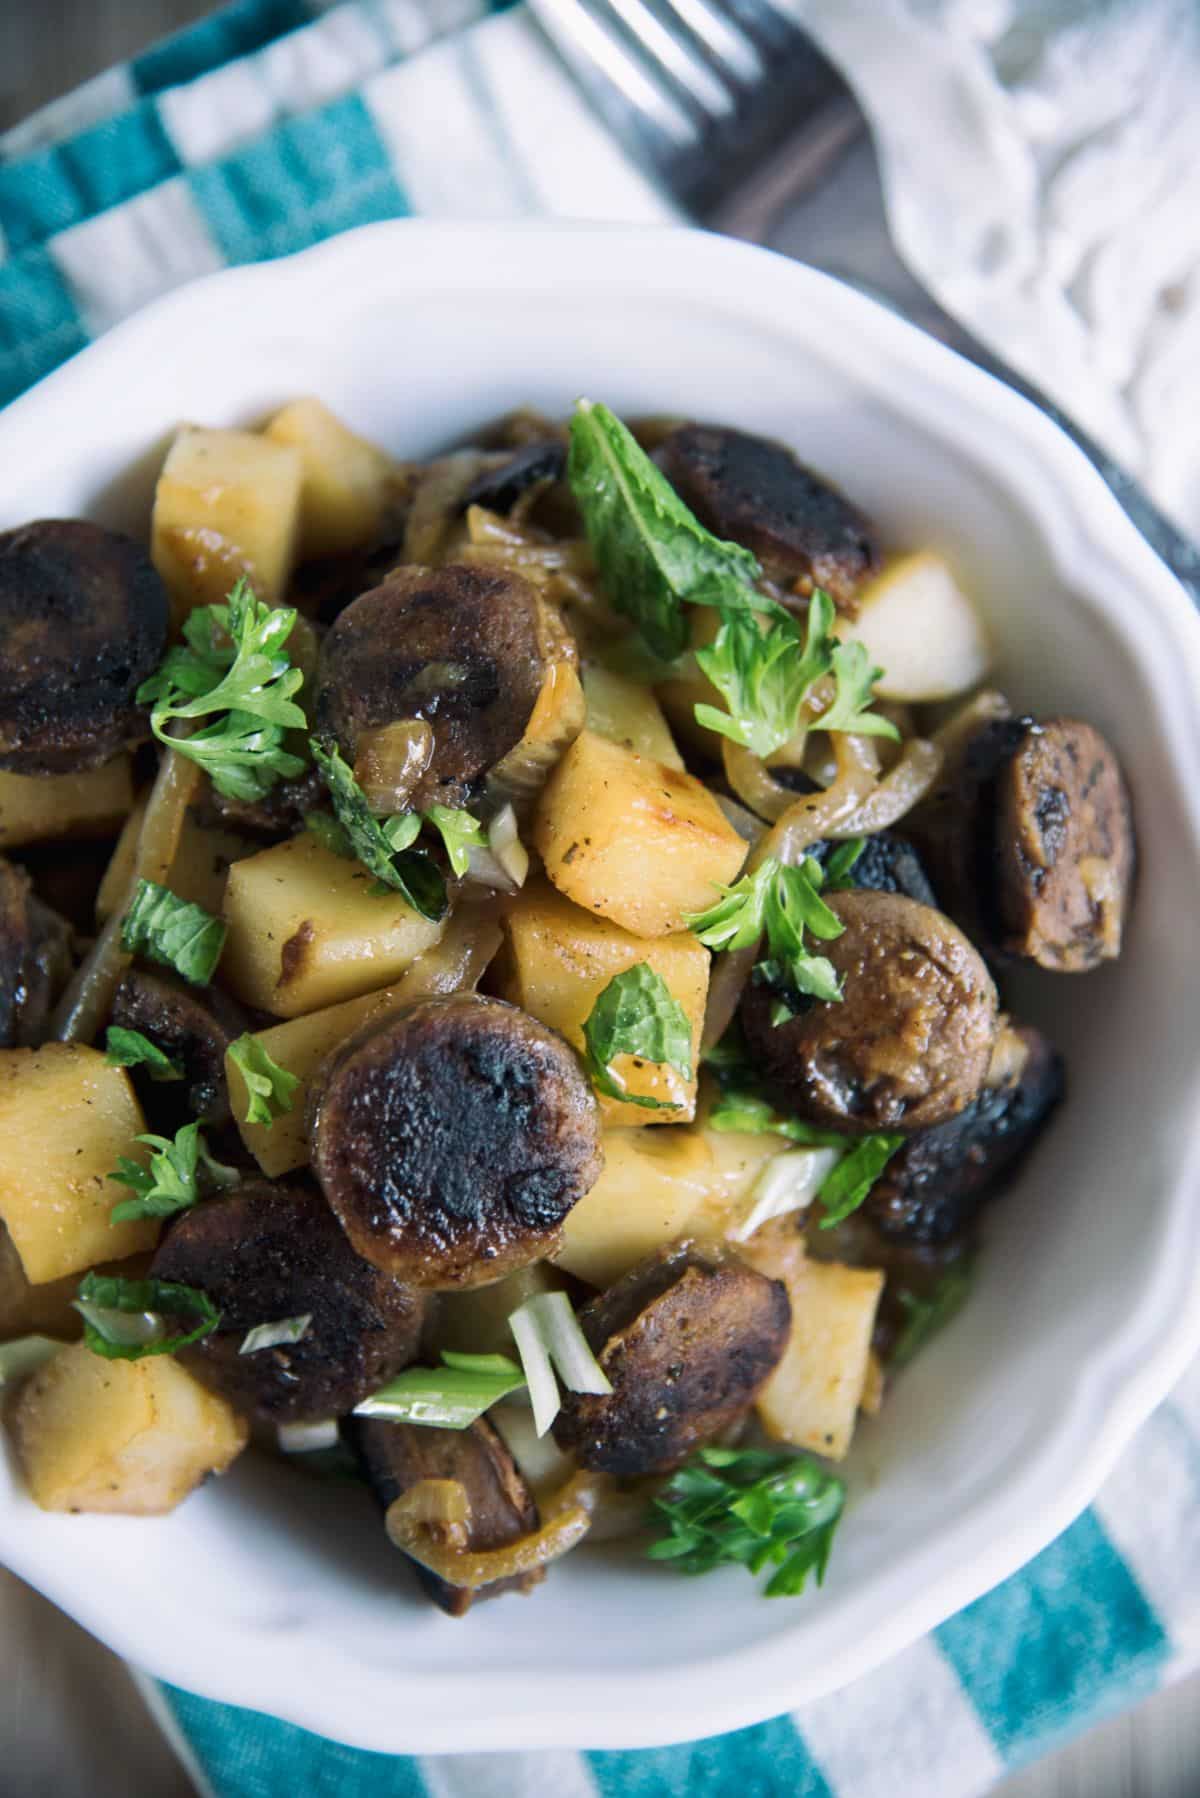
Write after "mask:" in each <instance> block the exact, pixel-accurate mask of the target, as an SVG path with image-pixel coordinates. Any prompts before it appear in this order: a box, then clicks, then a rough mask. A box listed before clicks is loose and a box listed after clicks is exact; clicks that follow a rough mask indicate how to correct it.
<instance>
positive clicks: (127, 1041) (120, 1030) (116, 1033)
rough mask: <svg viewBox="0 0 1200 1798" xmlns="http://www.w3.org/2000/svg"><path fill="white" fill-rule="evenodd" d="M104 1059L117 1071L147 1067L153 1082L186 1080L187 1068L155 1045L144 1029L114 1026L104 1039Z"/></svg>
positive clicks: (112, 1025) (110, 1026)
mask: <svg viewBox="0 0 1200 1798" xmlns="http://www.w3.org/2000/svg"><path fill="white" fill-rule="evenodd" d="M104 1059H105V1060H106V1061H107V1062H108V1065H109V1066H110V1067H113V1068H137V1067H144V1068H145V1069H146V1071H147V1072H148V1073H149V1075H150V1078H151V1080H182V1079H183V1067H182V1065H181V1063H179V1062H178V1061H175V1060H174V1059H173V1058H172V1057H171V1056H170V1055H167V1054H166V1053H165V1052H164V1051H163V1050H162V1049H160V1048H159V1047H158V1044H157V1043H152V1042H151V1041H150V1038H149V1037H148V1036H143V1035H142V1033H141V1031H140V1030H126V1029H125V1028H124V1026H123V1025H121V1024H110V1025H109V1027H108V1033H107V1035H106V1037H105V1039H104Z"/></svg>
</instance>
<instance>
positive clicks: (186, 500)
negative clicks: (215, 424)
mask: <svg viewBox="0 0 1200 1798" xmlns="http://www.w3.org/2000/svg"><path fill="white" fill-rule="evenodd" d="M303 481H304V463H303V459H302V458H301V455H300V452H299V450H296V449H292V448H290V447H289V446H287V445H285V444H282V443H273V442H271V440H270V439H269V438H266V437H260V436H258V435H257V434H256V433H255V432H253V431H207V430H201V429H199V428H198V427H196V426H194V425H185V426H184V427H183V429H182V430H181V431H180V432H179V434H178V436H177V437H176V438H175V441H174V443H173V444H172V445H171V447H170V449H169V450H168V452H167V459H166V462H165V463H164V464H163V471H162V473H161V474H160V475H159V477H158V485H157V487H156V488H155V491H154V518H153V523H152V526H151V542H150V548H151V555H152V556H153V559H154V566H155V567H156V568H157V569H158V572H159V573H160V574H161V575H162V577H163V580H164V581H165V582H166V584H167V590H168V592H169V593H170V595H171V601H172V607H173V610H174V613H175V619H176V622H177V623H179V622H181V621H182V620H183V619H184V618H186V617H187V615H188V613H189V612H190V611H191V610H192V609H193V607H195V606H208V605H219V604H220V603H222V602H223V601H224V600H225V598H226V597H227V595H228V593H229V590H230V588H231V587H232V586H233V585H234V583H235V582H236V581H237V580H238V578H239V577H240V576H241V575H245V577H246V579H247V580H248V581H249V582H250V584H251V586H252V587H253V588H254V591H255V593H256V594H257V596H258V597H259V599H263V600H269V601H272V602H274V601H278V600H280V599H282V598H283V596H284V593H285V591H286V589H287V584H288V582H289V580H290V579H291V574H292V568H293V565H294V563H295V560H296V546H297V539H298V534H299V526H300V494H301V489H302V486H303Z"/></svg>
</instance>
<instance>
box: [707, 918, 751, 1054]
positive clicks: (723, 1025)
mask: <svg viewBox="0 0 1200 1798" xmlns="http://www.w3.org/2000/svg"><path fill="white" fill-rule="evenodd" d="M757 960H758V944H757V943H751V944H749V946H748V947H747V948H745V949H731V950H730V951H729V953H728V954H726V955H718V956H717V957H716V958H715V960H714V962H713V971H712V978H711V979H710V981H709V983H708V1001H707V1003H706V1005H705V1007H704V1031H703V1034H702V1036H701V1038H700V1048H701V1052H702V1053H707V1051H708V1050H709V1049H715V1048H716V1046H717V1044H718V1043H719V1042H720V1040H721V1038H722V1037H723V1036H724V1034H725V1032H726V1031H727V1030H728V1028H729V1026H730V1025H731V1024H732V1022H733V1014H734V1012H735V1011H736V1010H737V1008H738V1003H739V1001H740V999H741V996H742V992H743V990H744V988H745V985H746V982H747V981H748V980H749V978H750V975H751V973H752V972H753V969H754V964H755V962H756V961H757Z"/></svg>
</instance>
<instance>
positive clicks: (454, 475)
mask: <svg viewBox="0 0 1200 1798" xmlns="http://www.w3.org/2000/svg"><path fill="white" fill-rule="evenodd" d="M504 461H505V458H504V457H503V456H502V455H497V454H495V453H493V454H491V455H489V454H488V453H487V451H486V450H477V449H465V450H455V451H453V452H452V454H450V455H448V456H439V457H438V458H437V460H436V461H435V462H430V463H429V464H428V466H427V468H426V470H425V473H424V475H423V476H422V477H421V479H420V480H419V481H418V483H417V489H416V492H415V493H414V494H413V498H412V504H411V506H410V507H409V510H408V521H407V523H406V525H405V529H404V558H403V559H404V561H406V562H415V563H417V564H418V565H419V566H420V567H422V568H434V567H436V566H437V564H438V561H439V560H440V552H441V550H442V547H443V544H444V543H445V540H446V537H447V536H448V534H449V532H450V530H451V528H452V526H454V525H456V524H458V523H459V513H460V509H461V507H462V502H463V500H464V499H465V497H466V493H467V488H468V487H469V486H470V485H471V482H472V481H473V480H474V479H475V477H476V475H477V474H481V473H482V472H483V470H484V469H485V468H489V467H491V468H495V467H502V466H503V463H504Z"/></svg>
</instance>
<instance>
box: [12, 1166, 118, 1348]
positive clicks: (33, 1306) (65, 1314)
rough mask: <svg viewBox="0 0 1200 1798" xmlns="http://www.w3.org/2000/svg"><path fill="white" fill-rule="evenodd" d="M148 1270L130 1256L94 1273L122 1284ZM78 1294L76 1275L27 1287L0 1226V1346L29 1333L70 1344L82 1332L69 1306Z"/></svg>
mask: <svg viewBox="0 0 1200 1798" xmlns="http://www.w3.org/2000/svg"><path fill="white" fill-rule="evenodd" d="M112 1190H113V1194H114V1196H115V1198H116V1201H117V1202H118V1203H119V1202H120V1198H121V1193H120V1189H119V1188H118V1187H116V1186H114V1187H113V1189H112ZM149 1266H150V1256H149V1255H148V1254H144V1255H133V1256H131V1257H130V1258H129V1259H128V1260H127V1261H105V1262H101V1264H100V1265H99V1267H97V1269H96V1272H97V1273H102V1274H115V1275H117V1276H118V1278H120V1279H125V1280H144V1279H145V1277H146V1274H147V1271H148V1269H149ZM78 1291H79V1275H78V1273H74V1274H67V1275H66V1276H65V1278H63V1279H61V1280H48V1281H46V1282H45V1283H44V1284H43V1285H41V1286H31V1285H30V1283H29V1281H28V1280H27V1279H26V1277H25V1269H24V1268H23V1267H22V1266H21V1257H20V1256H19V1255H18V1254H17V1251H16V1247H15V1245H14V1243H13V1240H12V1237H11V1236H10V1235H9V1233H8V1231H7V1230H6V1229H5V1227H4V1225H3V1224H0V1342H4V1341H8V1340H11V1339H12V1338H13V1337H14V1336H25V1335H28V1334H30V1333H31V1332H32V1333H34V1334H37V1335H41V1336H56V1337H58V1338H60V1339H61V1340H62V1341H64V1342H69V1341H71V1340H72V1339H73V1338H74V1337H76V1336H78V1335H79V1333H80V1331H81V1330H82V1329H83V1319H82V1318H81V1317H80V1315H79V1313H78V1311H76V1309H75V1306H74V1303H73V1300H74V1299H75V1297H76V1295H77V1293H78Z"/></svg>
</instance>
